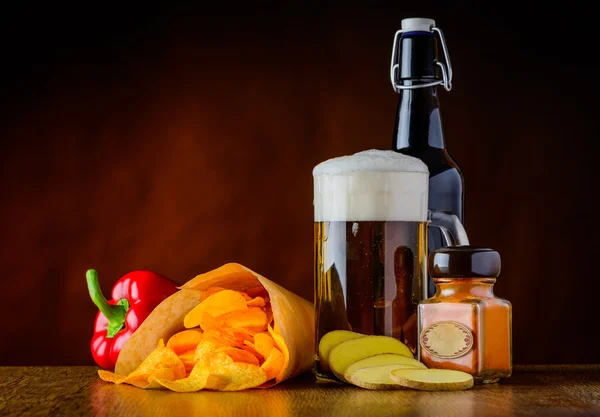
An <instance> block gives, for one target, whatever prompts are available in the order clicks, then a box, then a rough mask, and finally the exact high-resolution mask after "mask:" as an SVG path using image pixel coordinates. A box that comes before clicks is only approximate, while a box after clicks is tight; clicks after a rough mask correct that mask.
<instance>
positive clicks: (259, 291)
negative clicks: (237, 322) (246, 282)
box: [246, 285, 269, 299]
mask: <svg viewBox="0 0 600 417" xmlns="http://www.w3.org/2000/svg"><path fill="white" fill-rule="evenodd" d="M246 294H248V295H249V296H250V297H252V298H256V297H262V298H263V299H267V298H268V297H269V293H268V292H267V290H266V289H265V287H263V286H262V285H260V286H258V287H252V288H248V289H247V290H246Z"/></svg>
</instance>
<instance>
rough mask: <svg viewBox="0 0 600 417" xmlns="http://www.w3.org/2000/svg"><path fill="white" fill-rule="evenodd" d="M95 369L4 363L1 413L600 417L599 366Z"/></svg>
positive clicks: (0, 379)
mask: <svg viewBox="0 0 600 417" xmlns="http://www.w3.org/2000/svg"><path fill="white" fill-rule="evenodd" d="M97 369H98V368H95V367H0V415H1V416H13V415H14V416H23V415H25V416H27V415H32V416H88V415H91V416H97V417H100V416H128V417H135V416H200V415H202V416H236V417H244V416H263V415H264V416H303V417H311V416H378V417H381V416H419V417H423V416H435V417H445V416H455V415H456V416H460V417H471V416H477V417H480V416H538V415H539V416H566V415H576V416H583V415H586V416H587V415H590V416H592V415H596V416H600V365H578V366H568V365H564V366H528V367H516V369H515V372H514V374H513V376H512V377H511V378H509V379H508V380H506V381H505V382H501V383H498V384H492V385H486V386H475V387H474V388H473V389H471V390H467V391H456V392H419V391H412V390H407V391H368V390H363V389H361V388H356V387H350V386H342V385H338V384H326V383H325V384H324V383H317V382H315V381H314V379H313V377H312V375H305V376H301V377H298V378H296V379H294V380H291V381H287V382H285V383H283V384H281V385H279V386H277V387H274V388H269V389H261V390H258V389H257V390H248V391H241V392H210V391H201V392H197V393H186V394H181V393H174V392H168V391H156V390H148V391H145V390H142V389H138V388H134V387H132V386H126V385H112V384H108V383H105V382H103V381H101V380H100V379H99V378H98V377H97V373H96V371H97Z"/></svg>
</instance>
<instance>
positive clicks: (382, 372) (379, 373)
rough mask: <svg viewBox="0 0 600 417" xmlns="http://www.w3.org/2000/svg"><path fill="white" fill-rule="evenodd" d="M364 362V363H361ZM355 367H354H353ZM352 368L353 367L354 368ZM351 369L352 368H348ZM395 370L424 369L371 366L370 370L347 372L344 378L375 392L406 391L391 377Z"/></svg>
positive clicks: (399, 366)
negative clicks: (385, 390) (387, 390)
mask: <svg viewBox="0 0 600 417" xmlns="http://www.w3.org/2000/svg"><path fill="white" fill-rule="evenodd" d="M359 362H362V361H359ZM352 366H354V365H352ZM352 366H351V367H352ZM348 369H350V368H348ZM395 369H422V368H415V367H414V366H412V365H399V364H394V365H382V366H371V367H369V368H355V369H353V371H352V372H351V373H350V372H348V371H346V373H345V374H344V378H346V381H348V382H350V383H351V384H353V385H356V386H357V387H361V388H366V389H373V390H384V389H406V387H403V386H402V385H400V384H397V383H396V382H395V381H394V380H392V378H391V377H390V372H391V371H393V370H395Z"/></svg>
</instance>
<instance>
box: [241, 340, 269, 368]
mask: <svg viewBox="0 0 600 417" xmlns="http://www.w3.org/2000/svg"><path fill="white" fill-rule="evenodd" d="M242 349H244V350H245V351H247V352H250V353H251V354H252V355H254V356H256V358H257V359H258V363H259V364H262V363H263V362H264V361H265V358H264V356H263V355H261V354H260V353H259V352H258V350H256V346H254V343H251V342H249V341H247V340H246V341H244V346H242Z"/></svg>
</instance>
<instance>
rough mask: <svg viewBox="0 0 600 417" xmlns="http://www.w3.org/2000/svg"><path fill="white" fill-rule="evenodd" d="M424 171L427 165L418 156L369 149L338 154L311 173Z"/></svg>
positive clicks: (426, 170)
mask: <svg viewBox="0 0 600 417" xmlns="http://www.w3.org/2000/svg"><path fill="white" fill-rule="evenodd" d="M367 171H368V172H426V173H428V174H429V170H428V169H427V165H425V163H423V161H421V160H420V159H418V158H415V157H412V156H408V155H404V154H402V153H399V152H395V151H391V150H389V151H382V150H379V149H369V150H368V151H362V152H358V153H355V154H354V155H346V156H339V157H337V158H332V159H328V160H327V161H324V162H321V163H320V164H319V165H317V166H316V167H315V168H314V169H313V175H322V174H343V173H348V172H367Z"/></svg>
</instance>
